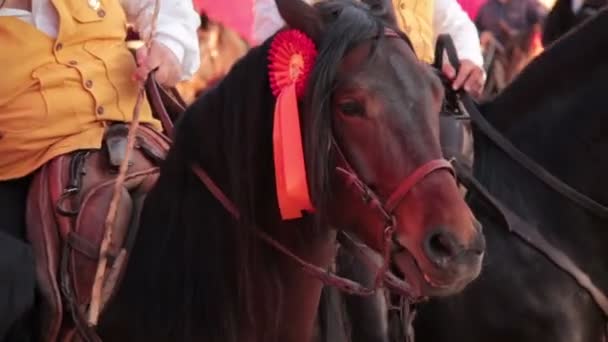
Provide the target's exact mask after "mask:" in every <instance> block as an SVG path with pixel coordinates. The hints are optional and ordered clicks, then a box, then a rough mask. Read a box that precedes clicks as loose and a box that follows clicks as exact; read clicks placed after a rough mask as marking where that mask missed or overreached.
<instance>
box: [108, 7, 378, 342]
mask: <svg viewBox="0 0 608 342" xmlns="http://www.w3.org/2000/svg"><path fill="white" fill-rule="evenodd" d="M317 8H318V9H319V11H320V12H321V14H322V16H323V18H324V19H325V24H326V28H327V30H326V32H325V35H324V36H323V37H321V42H320V44H319V46H318V49H319V55H318V58H317V64H316V66H315V68H314V71H313V74H312V76H311V78H310V81H309V84H310V86H309V88H308V91H307V96H306V98H305V99H304V101H302V106H301V107H302V108H301V113H302V114H301V115H302V125H303V129H304V132H305V136H304V149H305V157H306V162H307V169H308V176H309V184H310V187H311V195H312V197H313V201H314V202H315V206H316V208H317V210H316V212H315V214H314V215H312V216H314V218H315V219H314V220H308V219H306V218H305V220H304V222H309V221H310V222H314V223H316V224H312V225H311V229H306V230H302V231H297V232H296V231H289V234H296V235H299V236H297V237H296V240H300V242H301V243H304V244H305V243H307V241H311V239H312V238H313V236H314V234H315V232H319V231H321V230H323V229H326V226H325V221H326V220H325V216H326V215H325V212H324V210H323V208H324V206H325V203H326V201H327V199H328V197H329V196H328V194H329V178H330V177H329V176H330V174H329V170H330V168H331V158H330V151H329V149H328V147H329V143H330V139H331V112H330V110H331V106H330V100H331V99H330V94H331V92H332V90H333V86H334V83H333V82H334V78H335V75H336V71H337V70H338V66H339V64H340V62H341V60H342V57H343V56H344V55H345V54H346V52H347V51H348V49H349V48H351V47H353V46H354V45H355V44H357V43H358V42H360V41H363V40H364V39H369V38H370V37H373V36H375V35H377V34H378V33H379V32H381V27H382V22H381V19H379V18H377V17H375V16H374V15H372V14H371V13H370V12H369V11H368V10H367V7H366V6H364V5H360V4H355V3H354V2H353V1H343V0H342V1H339V0H336V1H328V2H327V3H322V4H318V5H317ZM270 41H271V39H269V40H267V41H266V42H265V43H264V44H262V45H261V46H259V47H256V48H253V49H251V50H250V51H249V53H248V54H247V55H246V56H245V57H243V58H242V59H241V60H240V61H238V62H237V63H236V64H235V65H234V67H233V69H232V70H231V71H230V73H229V74H228V75H226V77H225V78H224V79H223V80H222V81H221V82H220V83H219V84H217V85H216V86H215V87H213V88H211V89H210V90H208V91H207V92H205V93H204V94H203V95H202V96H201V97H200V98H199V99H197V100H196V102H195V103H193V104H192V105H191V106H190V107H189V109H188V110H187V111H186V113H185V114H184V116H183V117H182V118H181V119H180V122H178V125H177V130H176V132H177V134H176V139H175V142H174V145H173V147H172V149H171V151H170V153H169V155H168V157H167V159H166V161H165V163H164V164H163V166H162V168H161V176H160V178H159V180H158V182H157V184H156V187H155V188H154V189H153V190H152V191H151V192H150V193H149V194H148V197H147V199H146V204H145V207H144V212H143V214H142V221H141V229H140V233H139V236H138V237H137V241H136V243H135V247H134V250H133V253H132V255H131V258H130V264H131V265H133V267H130V268H129V271H128V272H127V273H126V278H125V281H124V286H123V287H122V288H121V289H120V293H119V296H118V298H117V300H116V301H115V302H116V307H115V310H113V311H114V313H116V317H120V315H121V314H122V317H124V316H125V315H126V316H127V317H130V319H131V321H130V323H129V327H133V326H136V327H137V329H139V330H138V332H139V334H140V335H139V336H147V337H148V338H149V340H151V341H155V340H161V341H165V340H167V341H168V340H172V341H190V340H204V341H211V342H213V341H228V342H236V341H240V340H242V338H243V335H242V334H243V333H249V335H248V337H251V336H252V333H253V332H255V333H257V335H258V336H260V332H263V337H262V340H263V341H273V340H276V331H277V329H278V325H279V324H280V319H281V312H280V307H281V298H282V289H281V280H280V277H279V272H278V267H277V261H276V260H277V259H279V258H282V255H279V254H276V253H275V252H274V251H273V250H271V249H269V248H267V247H266V246H265V245H264V244H263V243H260V242H259V241H258V240H257V239H256V237H255V236H254V235H253V234H251V229H252V228H253V227H255V228H253V229H264V230H267V228H269V227H273V226H275V227H276V226H277V225H278V223H279V222H280V220H279V213H278V207H277V200H276V193H275V191H274V167H273V155H272V126H273V113H274V103H275V99H274V97H273V96H272V94H271V91H270V87H269V84H268V83H269V81H268V68H267V54H268V50H269V46H270ZM192 163H194V164H197V165H199V166H201V167H202V168H203V169H205V170H206V171H207V172H208V174H209V175H210V177H211V178H212V179H213V180H214V181H215V182H216V183H217V184H218V185H219V186H220V187H221V188H222V190H223V191H224V192H225V193H226V194H227V195H228V196H229V197H230V199H231V200H232V201H233V202H234V203H235V204H236V206H237V207H238V208H239V211H240V214H241V219H240V220H239V222H236V220H234V219H233V218H232V217H231V216H230V214H229V213H228V212H227V211H226V210H225V209H224V208H223V207H222V205H221V204H220V203H219V202H218V200H217V199H216V198H215V197H213V196H212V194H211V193H210V192H209V191H208V190H207V189H206V188H205V186H204V185H203V184H202V183H201V182H200V181H199V180H198V178H196V176H194V175H193V173H192V171H191V169H190V167H191V164H192ZM268 232H269V233H271V234H273V235H277V233H278V234H281V233H283V232H274V231H268ZM298 233H299V234H298ZM283 234H284V233H283ZM135 265H137V266H135ZM151 301H152V303H150V302H151ZM120 303H122V305H120ZM118 305H120V307H118ZM254 305H255V306H254ZM142 308H146V309H145V311H144V309H142ZM134 310H136V311H134ZM120 311H122V313H121V314H119V313H118V312H120ZM259 317H264V318H265V319H266V321H260V319H258V318H259ZM264 322H266V323H267V324H265V325H264V324H263V323H264ZM134 339H135V340H137V337H135V336H134Z"/></svg>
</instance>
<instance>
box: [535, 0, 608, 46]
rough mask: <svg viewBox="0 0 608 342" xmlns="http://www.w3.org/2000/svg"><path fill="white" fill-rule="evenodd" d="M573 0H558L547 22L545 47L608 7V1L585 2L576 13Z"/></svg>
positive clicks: (544, 39) (592, 0)
mask: <svg viewBox="0 0 608 342" xmlns="http://www.w3.org/2000/svg"><path fill="white" fill-rule="evenodd" d="M572 3H573V0H557V1H556V2H555V5H554V6H553V8H552V9H551V11H550V12H549V15H548V16H547V19H546V20H545V24H544V28H543V39H542V40H543V45H546V46H547V45H549V44H551V43H553V42H554V41H556V40H557V39H559V38H560V37H561V36H563V35H564V34H566V33H568V32H569V31H571V30H572V29H574V28H575V27H577V26H578V25H580V24H581V23H583V22H584V21H585V20H587V19H589V18H591V17H592V16H594V15H595V14H597V12H598V11H599V10H600V9H601V8H602V7H605V6H606V5H608V1H607V0H583V3H582V6H581V8H580V9H579V10H578V11H576V13H575V12H574V9H573V8H572Z"/></svg>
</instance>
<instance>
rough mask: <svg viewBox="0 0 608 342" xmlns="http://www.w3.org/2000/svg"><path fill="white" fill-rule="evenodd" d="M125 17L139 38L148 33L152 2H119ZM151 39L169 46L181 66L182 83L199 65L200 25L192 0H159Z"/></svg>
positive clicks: (135, 0)
mask: <svg viewBox="0 0 608 342" xmlns="http://www.w3.org/2000/svg"><path fill="white" fill-rule="evenodd" d="M121 1H122V4H123V8H124V9H125V12H126V13H127V18H128V19H129V21H130V22H132V23H133V24H134V25H135V28H136V30H137V31H138V32H140V34H141V35H142V36H144V37H145V36H148V35H149V32H150V30H151V24H152V20H151V18H152V15H153V14H154V6H155V0H121ZM159 4H160V8H159V12H158V20H157V24H156V33H155V37H154V39H156V41H158V42H160V43H162V44H163V45H165V46H166V47H168V48H169V49H170V50H171V52H173V54H175V56H176V57H177V60H178V61H179V62H180V64H181V65H182V80H185V79H189V78H190V77H192V75H194V73H195V72H196V71H197V70H198V68H199V66H200V50H199V43H198V34H197V29H198V28H199V26H200V24H201V19H200V16H199V14H198V13H196V11H195V10H194V7H193V4H192V1H191V0H159Z"/></svg>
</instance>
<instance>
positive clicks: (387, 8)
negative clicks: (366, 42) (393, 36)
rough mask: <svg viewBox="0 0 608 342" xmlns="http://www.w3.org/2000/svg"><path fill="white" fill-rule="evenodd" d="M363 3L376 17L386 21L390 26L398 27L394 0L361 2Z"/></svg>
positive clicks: (364, 0) (363, 0)
mask: <svg viewBox="0 0 608 342" xmlns="http://www.w3.org/2000/svg"><path fill="white" fill-rule="evenodd" d="M361 2H363V3H364V4H367V5H368V6H369V8H370V10H371V11H372V13H373V14H374V15H375V16H377V17H379V18H382V19H384V21H386V22H387V23H388V24H391V25H394V26H397V17H396V16H395V9H394V7H393V2H392V0H361Z"/></svg>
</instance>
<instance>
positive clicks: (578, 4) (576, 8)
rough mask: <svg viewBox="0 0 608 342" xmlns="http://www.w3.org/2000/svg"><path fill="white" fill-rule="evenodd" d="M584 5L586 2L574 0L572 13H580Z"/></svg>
mask: <svg viewBox="0 0 608 342" xmlns="http://www.w3.org/2000/svg"><path fill="white" fill-rule="evenodd" d="M584 4H585V1H584V0H572V3H571V7H572V13H574V14H577V13H578V11H580V9H581V8H582V7H583V5H584Z"/></svg>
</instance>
